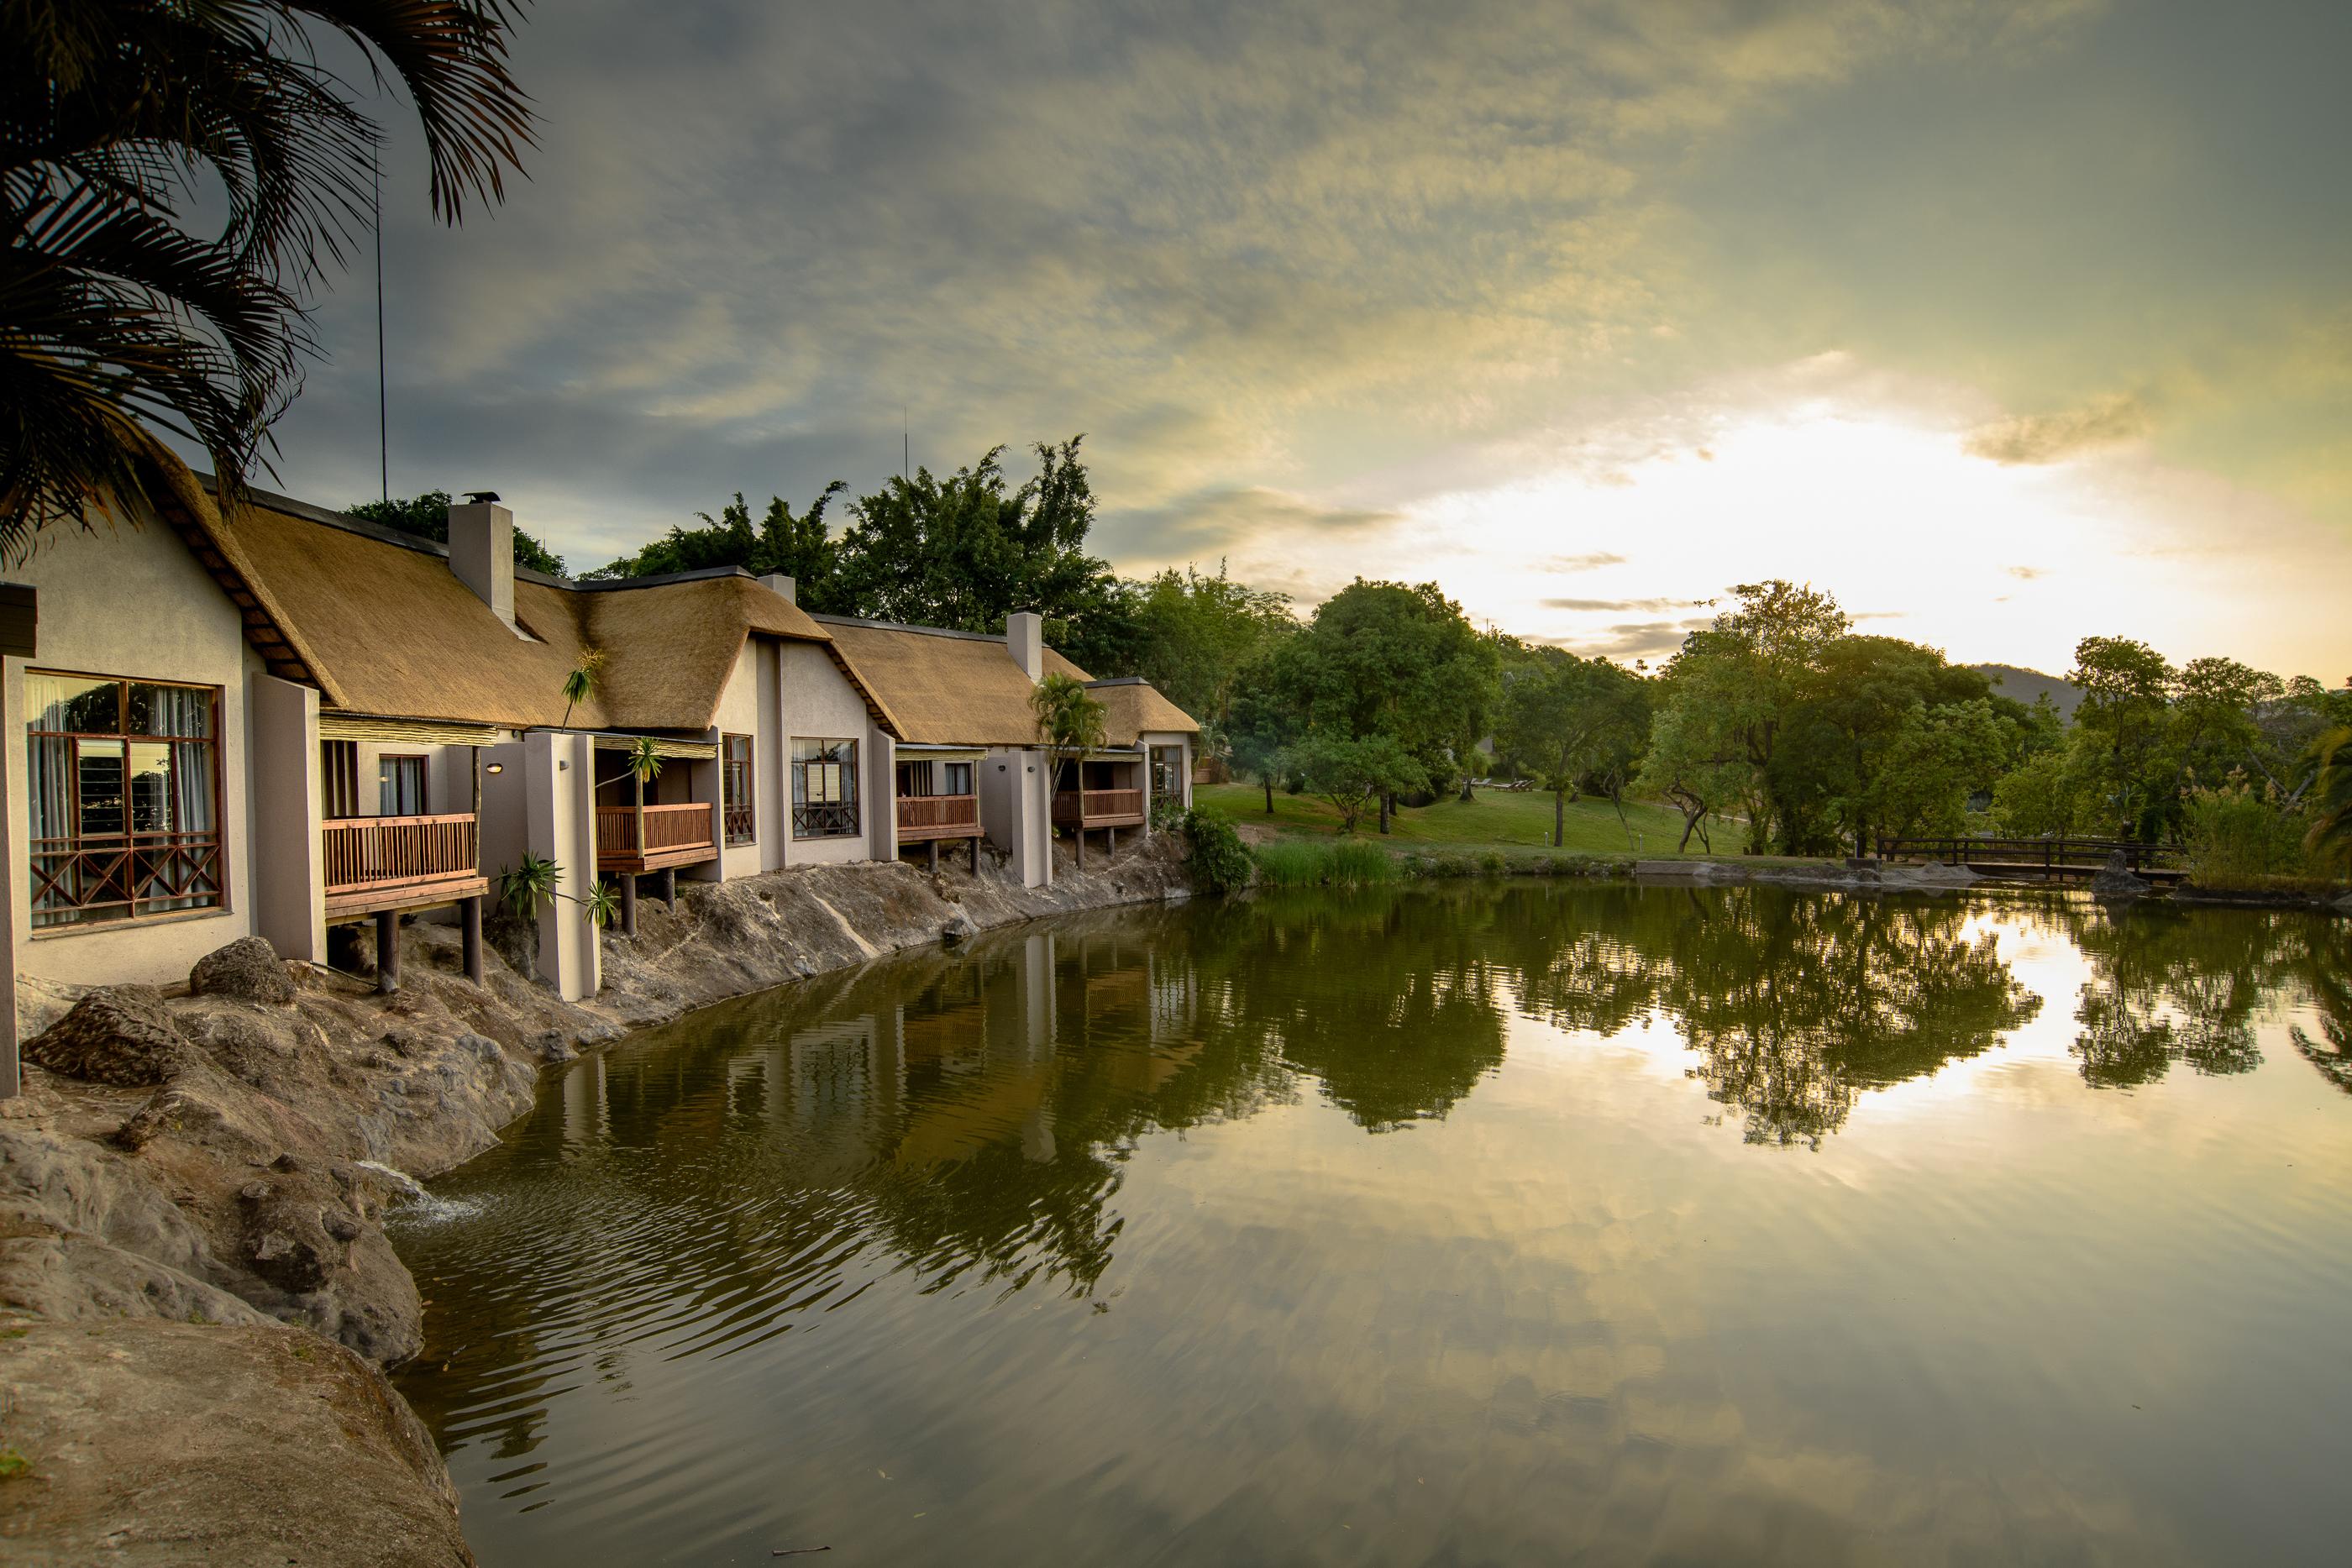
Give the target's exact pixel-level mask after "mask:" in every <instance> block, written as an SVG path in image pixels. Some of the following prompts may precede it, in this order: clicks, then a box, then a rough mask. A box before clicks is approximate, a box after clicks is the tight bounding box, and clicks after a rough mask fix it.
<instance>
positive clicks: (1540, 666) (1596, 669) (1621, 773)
mask: <svg viewBox="0 0 2352 1568" xmlns="http://www.w3.org/2000/svg"><path fill="white" fill-rule="evenodd" d="M1647 685H1648V683H1647V682H1645V681H1643V679H1642V677H1641V676H1639V675H1637V674H1634V673H1633V671H1631V670H1628V669H1624V668H1622V666H1620V665H1617V664H1612V663H1610V662H1609V661H1608V660H1606V659H1581V658H1579V657H1577V656H1576V655H1575V654H1573V653H1568V652H1566V651H1565V650H1562V649H1559V648H1550V647H1536V648H1530V649H1528V650H1526V651H1525V653H1523V655H1522V657H1521V658H1519V659H1518V660H1517V661H1515V662H1514V664H1512V665H1511V666H1510V667H1509V668H1507V669H1506V670H1505V671H1504V672H1503V675H1502V701H1501V704H1500V705H1499V706H1500V717H1499V719H1498V721H1497V722H1496V727H1495V742H1496V746H1497V747H1500V748H1501V749H1502V750H1503V751H1504V752H1505V753H1506V754H1507V755H1508V756H1510V757H1512V758H1515V759H1517V761H1518V762H1519V763H1520V764H1521V765H1522V766H1523V767H1526V768H1528V770H1529V771H1531V772H1532V773H1533V774H1534V776H1535V778H1536V779H1537V781H1538V782H1539V783H1540V784H1542V786H1543V787H1544V788H1545V789H1549V790H1550V791H1551V797H1552V842H1553V843H1555V844H1557V843H1559V842H1560V841H1561V838H1562V835H1563V834H1564V833H1565V832H1566V831H1567V825H1568V802H1569V800H1570V799H1571V798H1572V797H1573V796H1574V795H1575V794H1576V793H1577V791H1578V790H1579V789H1580V788H1582V787H1583V786H1584V785H1585V784H1586V783H1588V782H1591V783H1593V784H1594V785H1595V786H1596V787H1598V788H1599V789H1601V790H1602V791H1603V792H1605V793H1606V794H1608V795H1609V797H1610V799H1611V800H1612V801H1613V802H1615V803H1616V804H1617V805H1618V807H1619V809H1620V816H1621V818H1622V808H1623V801H1624V791H1625V787H1626V785H1627V784H1628V783H1629V782H1631V780H1632V779H1633V775H1634V773H1635V771H1636V764H1637V763H1638V761H1639V758H1640V757H1641V754H1642V751H1643V747H1644V746H1645V745H1646V743H1647V739H1648V734H1649V728H1650V704H1649V694H1648V690H1647Z"/></svg>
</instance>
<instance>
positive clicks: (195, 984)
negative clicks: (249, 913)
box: [188, 936, 294, 1002]
mask: <svg viewBox="0 0 2352 1568" xmlns="http://www.w3.org/2000/svg"><path fill="white" fill-rule="evenodd" d="M188 990H189V992H190V993H191V994H192V995H194V996H199V997H204V996H217V997H234V998H237V999H238V1000H240V1001H247V1002H290V1001H292V1000H293V999H294V981H293V978H292V977H290V976H289V975H288V974H287V973H286V966H285V965H284V964H283V963H281V962H280V961H279V960H278V949H277V948H275V947H272V946H270V945H269V941H268V938H267V937H263V936H240V937H238V938H237V939H236V941H234V942H232V943H230V944H229V945H228V946H226V947H216V948H215V949H214V950H213V951H212V952H209V953H207V954H205V956H203V957H201V958H199V959H197V960H196V967H194V968H193V969H191V970H189V971H188Z"/></svg>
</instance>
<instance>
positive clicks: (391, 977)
mask: <svg viewBox="0 0 2352 1568" xmlns="http://www.w3.org/2000/svg"><path fill="white" fill-rule="evenodd" d="M375 988H376V994H377V995H378V996H385V997H388V996H390V995H391V994H392V993H393V992H394V991H396V990H398V989H400V912H399V911H398V910H396V909H379V910H377V911H376V912H375Z"/></svg>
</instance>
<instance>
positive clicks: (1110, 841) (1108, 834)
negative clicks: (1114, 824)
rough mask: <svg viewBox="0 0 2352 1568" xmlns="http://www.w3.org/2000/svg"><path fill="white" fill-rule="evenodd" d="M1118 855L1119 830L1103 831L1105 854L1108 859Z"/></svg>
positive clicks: (1109, 829) (1108, 829)
mask: <svg viewBox="0 0 2352 1568" xmlns="http://www.w3.org/2000/svg"><path fill="white" fill-rule="evenodd" d="M1117 853H1118V829H1117V828H1105V829H1104V830H1103V854H1104V855H1105V856H1106V857H1108V856H1111V855H1115V854H1117Z"/></svg>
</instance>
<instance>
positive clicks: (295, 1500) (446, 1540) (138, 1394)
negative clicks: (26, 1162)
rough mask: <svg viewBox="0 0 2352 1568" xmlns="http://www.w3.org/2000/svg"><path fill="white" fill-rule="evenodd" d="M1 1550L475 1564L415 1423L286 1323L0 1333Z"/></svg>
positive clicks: (144, 1562)
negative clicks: (5, 1406) (8, 1401)
mask: <svg viewBox="0 0 2352 1568" xmlns="http://www.w3.org/2000/svg"><path fill="white" fill-rule="evenodd" d="M0 1386H5V1387H7V1388H8V1389H10V1390H11V1394H12V1404H13V1406H14V1408H12V1409H11V1410H10V1412H9V1416H8V1444H9V1446H10V1447H11V1448H15V1449H16V1451H17V1452H18V1453H20V1454H22V1455H23V1456H24V1458H25V1459H26V1470H25V1472H24V1473H23V1474H22V1475H21V1476H20V1477H19V1478H18V1479H14V1480H8V1481H5V1482H0V1541H5V1542H6V1550H5V1553H0V1555H5V1557H6V1559H7V1560H8V1561H9V1562H10V1563H24V1564H26V1568H32V1565H34V1564H67V1563H74V1564H81V1563H116V1564H121V1568H162V1565H164V1564H178V1563H337V1564H341V1565H343V1568H395V1565H397V1568H415V1565H418V1564H426V1563H431V1564H437V1565H441V1568H462V1565H465V1564H470V1563H472V1562H473V1561H474V1559H473V1556H472V1554H471V1553H470V1552H467V1548H466V1542H465V1537H464V1535H463V1534H462V1533H461V1532H460V1531H459V1529H458V1524H457V1496H456V1493H455V1490H453V1489H452V1488H451V1486H450V1484H449V1475H448V1471H447V1470H446V1469H444V1468H443V1467H442V1464H441V1461H440V1459H439V1458H438V1457H437V1456H436V1454H435V1452H434V1449H433V1442H432V1439H431V1437H429V1436H428V1435H427V1434H426V1432H425V1428H424V1427H423V1425H422V1424H421V1423H420V1422H419V1421H418V1420H417V1419H416V1417H415V1415H414V1414H412V1413H411V1412H410V1410H409V1409H408V1406H406V1405H404V1403H402V1401H401V1399H400V1396H398V1395H397V1394H395V1393H394V1391H393V1389H392V1386H391V1385H389V1384H387V1383H386V1382H385V1381H384V1380H383V1377H382V1376H381V1375H378V1374H377V1373H376V1372H374V1371H373V1369H371V1368H370V1367H369V1366H367V1365H366V1364H364V1363H362V1361H361V1360H360V1359H359V1358H358V1357H356V1356H354V1355H352V1354H350V1353H349V1352H348V1351H344V1350H341V1349H340V1348H338V1347H337V1346H334V1345H331V1344H328V1343H323V1342H321V1341H320V1340H319V1339H317V1338H316V1337H314V1336H313V1335H310V1334H309V1333H303V1332H302V1331H300V1330H299V1329H289V1328H283V1327H280V1326H278V1325H277V1324H270V1325H268V1326H231V1327H221V1326H198V1325H193V1324H190V1323H187V1322H154V1321H152V1320H151V1321H146V1322H136V1321H134V1322H71V1323H61V1322H37V1323H33V1324H30V1325H28V1326H27V1328H26V1331H25V1333H23V1334H22V1335H21V1336H20V1337H16V1338H13V1339H8V1340H5V1341H0Z"/></svg>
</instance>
